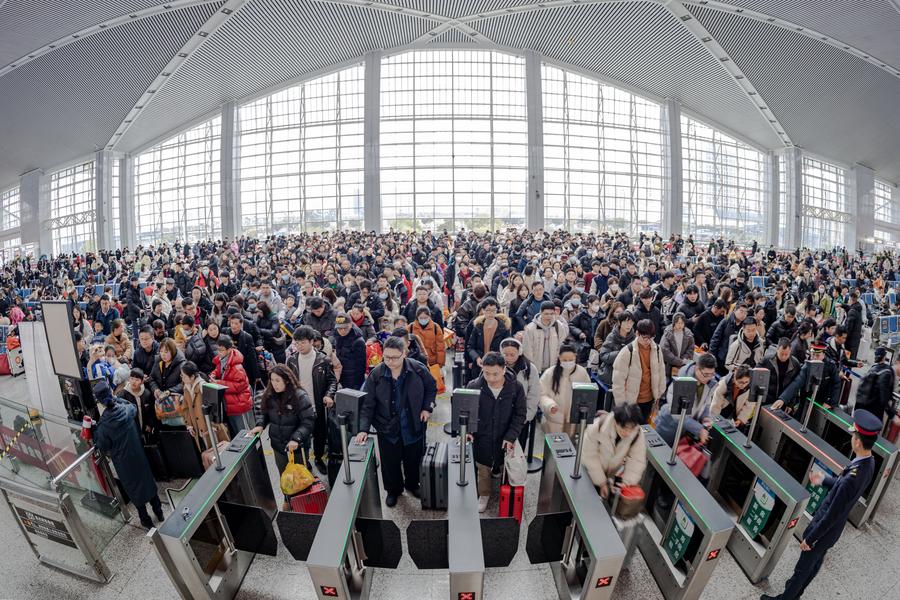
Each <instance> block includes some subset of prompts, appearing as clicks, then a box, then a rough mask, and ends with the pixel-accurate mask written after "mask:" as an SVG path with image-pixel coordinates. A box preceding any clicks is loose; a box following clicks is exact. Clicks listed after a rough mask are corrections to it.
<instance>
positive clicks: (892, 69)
mask: <svg viewBox="0 0 900 600" xmlns="http://www.w3.org/2000/svg"><path fill="white" fill-rule="evenodd" d="M683 2H684V4H694V5H697V6H705V7H707V8H713V9H716V10H720V11H722V12H728V13H736V14H739V15H742V16H744V17H747V18H748V19H753V20H755V21H761V22H764V23H770V24H772V25H774V26H776V27H780V28H782V29H787V30H788V31H793V32H794V33H799V34H800V35H804V36H806V37H808V38H811V39H814V40H818V41H820V42H824V43H826V44H828V45H829V46H832V47H834V48H837V49H838V50H842V51H844V52H846V53H848V54H851V55H853V56H855V57H857V58H859V59H861V60H864V61H866V62H868V63H870V64H873V65H875V66H876V67H878V68H879V69H882V70H884V71H885V72H886V73H889V74H890V75H893V76H894V77H900V65H891V64H889V63H887V62H885V61H883V60H881V59H879V58H878V57H877V56H872V55H871V54H870V53H868V52H866V51H865V50H860V49H859V48H857V47H855V46H852V45H850V44H848V43H846V42H843V41H841V40H839V39H837V38H835V37H832V36H830V35H826V34H824V33H822V32H820V31H816V30H815V29H810V28H809V27H804V26H803V25H800V24H799V23H794V22H792V21H787V20H785V19H781V18H778V17H774V16H772V15H769V14H766V13H762V12H759V11H756V10H751V9H749V8H741V7H739V6H735V5H734V4H728V3H725V2H720V1H719V0H683Z"/></svg>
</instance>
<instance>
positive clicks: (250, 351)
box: [228, 312, 260, 393]
mask: <svg viewBox="0 0 900 600" xmlns="http://www.w3.org/2000/svg"><path fill="white" fill-rule="evenodd" d="M228 330H229V335H231V340H232V341H233V342H234V347H235V348H237V350H238V352H240V353H241V355H242V356H243V357H244V363H243V365H244V371H246V372H247V379H248V380H249V381H250V390H251V393H252V391H253V385H254V384H255V383H256V381H257V380H258V379H259V375H260V373H259V360H258V358H257V353H256V343H255V342H254V341H253V336H252V335H250V334H249V333H247V332H246V331H244V317H243V316H241V314H240V313H238V312H236V313H232V314H230V315H229V316H228Z"/></svg>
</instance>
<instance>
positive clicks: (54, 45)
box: [48, 44, 56, 50]
mask: <svg viewBox="0 0 900 600" xmlns="http://www.w3.org/2000/svg"><path fill="white" fill-rule="evenodd" d="M48 48H50V49H51V50H53V49H54V48H56V44H50V45H49V46H48Z"/></svg>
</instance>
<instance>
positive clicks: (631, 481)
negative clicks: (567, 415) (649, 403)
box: [582, 404, 647, 498]
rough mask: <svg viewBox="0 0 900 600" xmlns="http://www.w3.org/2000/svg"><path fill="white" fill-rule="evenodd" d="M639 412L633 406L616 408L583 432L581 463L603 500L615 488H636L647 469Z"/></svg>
mask: <svg viewBox="0 0 900 600" xmlns="http://www.w3.org/2000/svg"><path fill="white" fill-rule="evenodd" d="M640 419H641V411H640V409H639V408H638V407H637V406H634V405H633V404H628V405H623V406H616V407H614V408H613V410H612V412H610V413H607V414H606V415H604V416H602V417H598V418H597V419H596V420H595V421H594V422H593V423H591V424H590V425H588V427H587V429H585V431H584V450H583V455H582V460H583V464H584V468H585V470H586V471H587V473H588V475H589V476H590V478H591V481H592V482H593V483H594V485H595V486H597V488H598V489H599V491H600V496H602V497H603V498H608V497H609V492H610V482H612V483H613V485H615V486H632V485H640V483H641V479H642V478H643V476H644V470H645V469H646V468H647V449H646V444H645V443H644V432H643V430H642V429H641V421H640Z"/></svg>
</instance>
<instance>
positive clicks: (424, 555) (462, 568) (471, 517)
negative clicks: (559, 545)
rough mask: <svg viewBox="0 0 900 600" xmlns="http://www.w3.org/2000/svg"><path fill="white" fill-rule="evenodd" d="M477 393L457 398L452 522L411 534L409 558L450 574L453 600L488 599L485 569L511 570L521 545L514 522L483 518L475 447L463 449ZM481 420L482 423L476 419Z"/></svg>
mask: <svg viewBox="0 0 900 600" xmlns="http://www.w3.org/2000/svg"><path fill="white" fill-rule="evenodd" d="M479 395H480V392H479V391H478V390H468V389H464V388H463V389H459V390H455V391H454V392H453V397H452V400H451V401H452V414H453V418H452V419H451V423H450V424H451V425H452V430H453V431H454V432H457V433H458V435H457V437H455V438H454V439H453V440H451V441H450V442H449V444H450V448H449V450H450V451H449V455H450V456H449V461H448V475H449V477H448V479H449V481H447V518H446V519H428V520H416V521H412V522H410V524H409V527H408V528H407V530H406V540H407V548H409V555H410V558H412V559H413V562H414V563H415V565H416V567H417V568H419V569H449V570H450V596H449V597H450V598H451V600H457V599H459V598H482V597H484V570H485V568H502V567H508V566H509V564H510V563H511V562H512V560H513V558H514V557H515V555H516V551H517V550H518V546H519V524H518V522H517V521H516V520H515V519H513V518H493V517H486V518H481V517H480V516H479V514H478V489H477V483H476V477H477V475H476V469H475V460H474V458H473V455H472V444H471V442H468V443H466V444H462V443H461V441H462V440H465V439H466V434H467V433H475V430H477V422H475V423H474V424H473V430H470V429H469V422H470V417H476V416H477V414H478V398H479ZM473 421H477V418H475V419H473Z"/></svg>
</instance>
